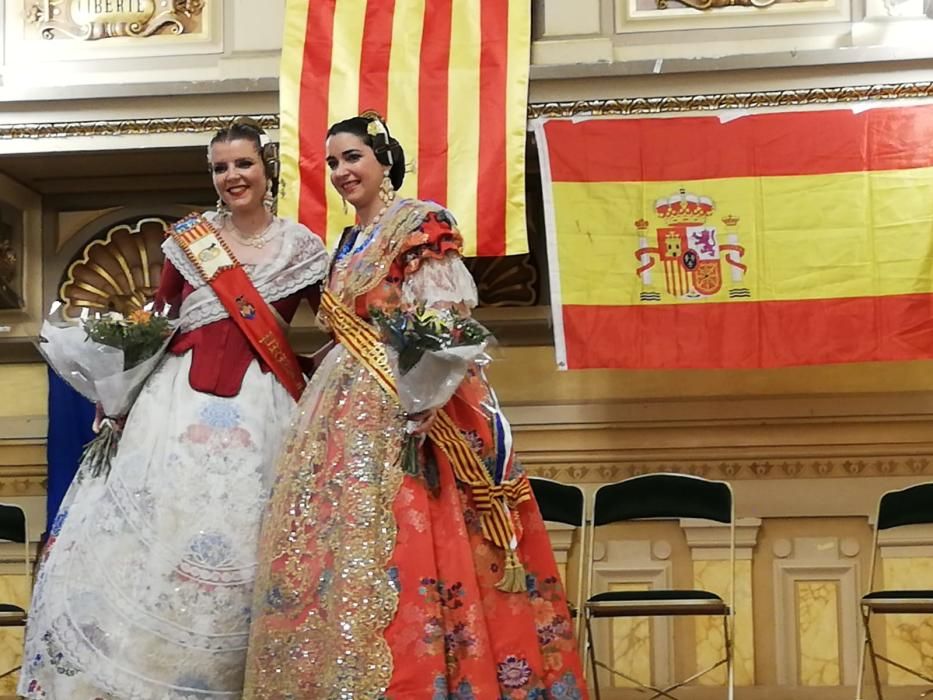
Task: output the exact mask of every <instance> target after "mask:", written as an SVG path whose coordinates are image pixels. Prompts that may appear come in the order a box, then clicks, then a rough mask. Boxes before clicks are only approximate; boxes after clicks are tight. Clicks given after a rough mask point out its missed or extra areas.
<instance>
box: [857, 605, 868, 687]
mask: <svg viewBox="0 0 933 700" xmlns="http://www.w3.org/2000/svg"><path fill="white" fill-rule="evenodd" d="M861 612H862V644H861V647H862V648H861V650H860V651H859V656H858V677H857V678H856V681H855V700H864V698H863V697H862V690H863V689H864V687H865V655H866V654H867V652H868V632H867V630H868V617H869V613H868V612H867V611H866V610H865V608H862V611H861Z"/></svg>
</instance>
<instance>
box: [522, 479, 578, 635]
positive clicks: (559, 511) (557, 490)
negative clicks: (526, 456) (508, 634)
mask: <svg viewBox="0 0 933 700" xmlns="http://www.w3.org/2000/svg"><path fill="white" fill-rule="evenodd" d="M528 481H529V482H530V483H531V490H532V492H533V493H534V495H535V500H536V501H537V502H538V508H539V509H540V511H541V517H542V518H544V520H546V521H549V522H553V523H563V524H564V525H572V526H573V527H574V528H579V533H580V535H579V542H580V552H579V556H578V557H577V567H576V572H575V573H576V579H577V588H576V602H575V603H570V605H569V607H570V614H571V616H572V617H574V619H576V620H577V621H578V624H577V637H578V638H579V639H580V640H581V644H582V639H583V630H582V625H580V624H579V619H580V617H581V616H580V614H579V611H580V610H582V609H583V600H584V590H583V571H584V569H585V558H584V555H585V551H584V547H585V546H586V494H585V493H584V492H583V489H581V488H580V487H579V486H575V485H570V484H562V483H561V482H559V481H552V480H551V479H542V478H541V477H529V479H528ZM570 573H571V572H570V571H569V570H568V571H567V577H568V578H569V577H570ZM581 650H582V647H581Z"/></svg>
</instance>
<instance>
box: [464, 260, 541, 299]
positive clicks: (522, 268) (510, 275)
mask: <svg viewBox="0 0 933 700" xmlns="http://www.w3.org/2000/svg"><path fill="white" fill-rule="evenodd" d="M465 262H466V266H467V269H468V270H469V271H470V274H471V275H473V279H474V280H475V281H476V291H477V294H478V295H479V304H480V306H534V305H535V304H536V303H537V301H538V284H537V283H538V270H537V269H536V268H535V266H534V264H533V262H532V259H531V256H530V255H506V256H503V257H497V258H491V257H486V258H467V259H466V261H465Z"/></svg>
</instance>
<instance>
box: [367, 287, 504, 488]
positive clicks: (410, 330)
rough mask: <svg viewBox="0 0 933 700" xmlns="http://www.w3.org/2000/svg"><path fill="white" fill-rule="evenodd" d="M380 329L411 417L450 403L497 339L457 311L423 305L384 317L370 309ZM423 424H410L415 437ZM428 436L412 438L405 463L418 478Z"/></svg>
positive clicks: (399, 390) (402, 400) (407, 468)
mask: <svg viewBox="0 0 933 700" xmlns="http://www.w3.org/2000/svg"><path fill="white" fill-rule="evenodd" d="M370 318H371V319H372V320H373V322H374V323H375V324H376V326H377V327H378V328H379V329H380V331H381V333H382V338H383V341H384V342H385V344H386V355H387V357H388V360H389V366H390V368H391V369H392V374H393V376H394V378H395V384H396V387H397V389H398V395H399V401H400V403H401V404H402V410H403V411H405V413H406V414H409V415H418V414H423V413H425V412H426V411H431V410H433V409H438V408H440V407H442V406H443V405H444V404H446V403H447V402H448V401H450V399H451V397H453V395H454V393H455V392H456V391H457V387H458V386H460V383H461V382H462V381H463V379H464V377H466V374H467V371H468V370H469V368H470V365H471V364H473V363H475V362H481V361H483V360H484V359H485V358H486V349H487V346H488V345H489V343H490V341H491V339H492V336H491V334H490V333H489V331H488V330H487V329H486V328H485V327H484V326H483V325H482V324H481V323H479V322H477V321H475V320H473V319H472V318H471V317H469V316H463V315H461V314H459V313H458V312H457V311H456V310H454V309H433V308H425V307H424V306H419V307H416V308H412V309H407V310H402V309H397V310H395V311H391V312H384V311H382V310H380V309H375V308H374V309H370ZM417 426H418V423H417V422H415V421H412V422H410V423H409V424H408V430H409V432H412V431H414V430H415V429H416V428H417ZM423 439H424V436H414V435H410V436H409V440H408V444H407V445H406V447H405V451H404V455H403V463H404V464H405V468H406V471H409V472H411V473H416V471H417V464H418V462H419V458H418V449H417V448H418V447H419V446H420V443H421V441H422V440H423Z"/></svg>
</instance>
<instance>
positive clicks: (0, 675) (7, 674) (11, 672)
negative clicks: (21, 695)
mask: <svg viewBox="0 0 933 700" xmlns="http://www.w3.org/2000/svg"><path fill="white" fill-rule="evenodd" d="M21 668H22V666H14V667H13V668H11V669H10V670H9V671H6V672H5V673H0V678H6V677H7V676H9V675H11V674H13V673H16V672H17V671H19V670H20V669H21Z"/></svg>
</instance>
